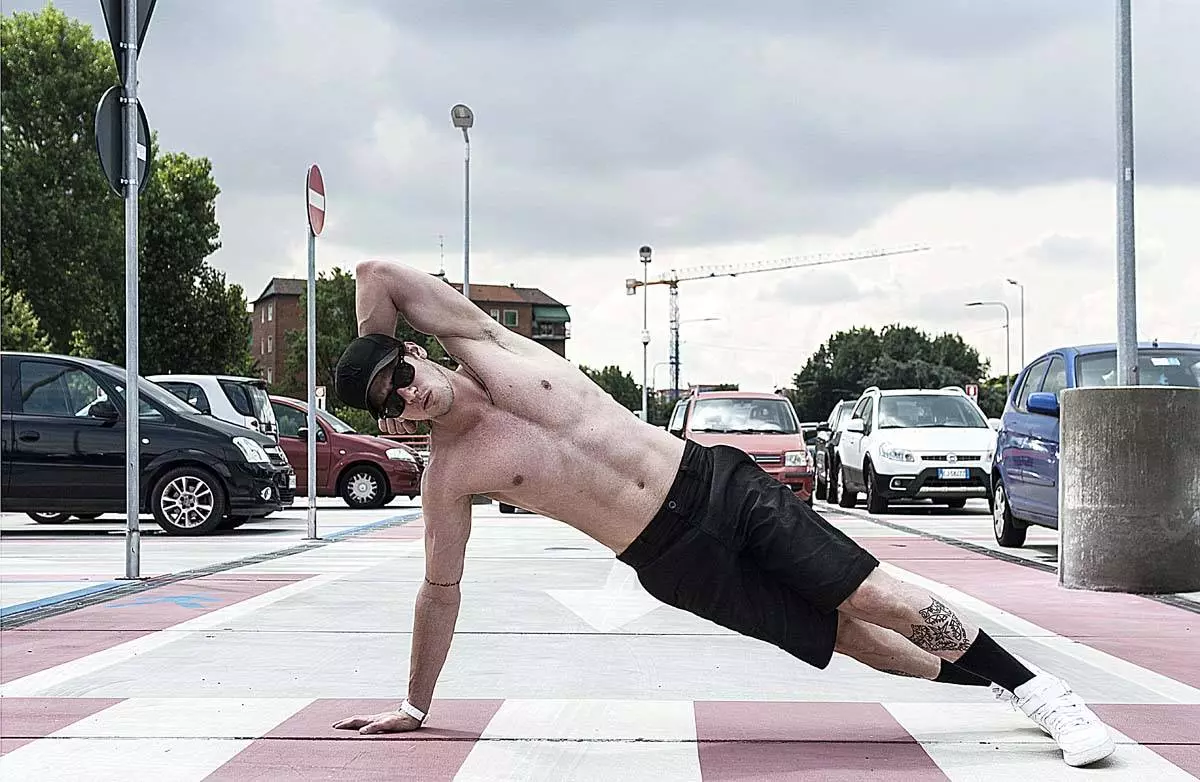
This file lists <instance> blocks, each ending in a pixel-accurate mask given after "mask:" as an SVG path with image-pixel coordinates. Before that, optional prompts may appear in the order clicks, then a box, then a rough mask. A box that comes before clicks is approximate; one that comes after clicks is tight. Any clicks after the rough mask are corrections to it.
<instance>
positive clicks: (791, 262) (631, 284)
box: [625, 244, 933, 402]
mask: <svg viewBox="0 0 1200 782" xmlns="http://www.w3.org/2000/svg"><path fill="white" fill-rule="evenodd" d="M642 249H643V251H648V250H649V248H648V247H643V248H642ZM931 249H933V248H932V247H930V246H928V245H920V244H918V245H906V246H904V247H894V248H890V249H877V250H863V251H859V252H848V253H818V254H815V255H797V256H791V257H788V258H777V259H775V260H773V261H755V262H752V263H741V264H723V265H718V266H695V267H693V268H691V269H683V270H680V271H676V270H674V269H672V270H671V271H670V272H668V273H667V274H665V275H663V276H662V277H659V278H658V279H657V280H645V281H643V280H638V279H634V278H632V277H630V278H628V279H626V280H625V293H626V294H627V295H629V296H633V295H635V294H636V293H637V289H638V288H641V287H643V286H646V285H667V286H669V287H670V291H671V356H670V362H669V363H670V365H671V388H672V391H671V401H672V402H674V401H675V400H677V399H678V398H679V283H681V282H688V281H691V280H708V279H713V278H716V277H740V276H742V275H744V274H758V273H760V272H773V271H780V270H783V269H799V268H804V267H811V266H828V265H830V264H835V263H848V262H850V261H860V260H864V259H867V258H885V257H888V256H892V255H906V254H909V253H919V252H925V251H926V250H931Z"/></svg>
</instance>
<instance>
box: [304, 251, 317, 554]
mask: <svg viewBox="0 0 1200 782" xmlns="http://www.w3.org/2000/svg"><path fill="white" fill-rule="evenodd" d="M316 294H317V237H316V236H315V235H314V234H313V232H312V228H311V227H310V228H309V230H308V296H307V297H306V298H307V299H308V301H307V307H306V309H307V310H308V453H307V454H306V456H307V461H308V539H309V540H315V539H316V537H317V295H316Z"/></svg>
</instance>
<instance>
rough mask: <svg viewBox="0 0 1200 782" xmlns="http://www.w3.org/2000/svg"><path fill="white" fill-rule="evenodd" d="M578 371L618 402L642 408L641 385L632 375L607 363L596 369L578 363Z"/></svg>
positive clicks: (631, 407) (631, 408)
mask: <svg viewBox="0 0 1200 782" xmlns="http://www.w3.org/2000/svg"><path fill="white" fill-rule="evenodd" d="M579 371H580V372H582V373H583V374H585V375H587V376H588V377H589V378H590V379H591V381H592V382H593V383H595V384H596V385H598V386H600V387H601V388H603V389H604V390H605V391H606V392H608V394H609V396H611V397H612V398H613V399H615V400H617V402H618V403H619V404H621V405H624V406H625V407H627V408H629V409H630V410H634V411H637V410H641V409H642V387H641V386H640V385H638V384H637V381H635V380H634V379H633V375H631V374H629V373H628V372H622V371H621V368H620V367H618V366H615V365H609V366H606V367H604V368H603V369H600V370H596V369H592V368H591V367H588V366H586V365H584V364H580V365H579ZM647 407H650V405H647Z"/></svg>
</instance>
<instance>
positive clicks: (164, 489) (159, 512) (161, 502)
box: [150, 466, 225, 537]
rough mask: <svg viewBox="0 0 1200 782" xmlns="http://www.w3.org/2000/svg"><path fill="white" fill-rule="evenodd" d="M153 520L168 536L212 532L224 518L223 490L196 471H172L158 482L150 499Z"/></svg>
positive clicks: (198, 470)
mask: <svg viewBox="0 0 1200 782" xmlns="http://www.w3.org/2000/svg"><path fill="white" fill-rule="evenodd" d="M151 504H152V507H151V509H150V510H151V512H152V513H153V514H154V520H155V521H156V522H157V523H158V526H160V527H162V529H163V531H164V532H166V533H167V534H169V535H183V536H188V537H194V536H197V535H208V534H210V533H212V532H215V531H216V530H217V529H218V528H219V527H220V526H221V522H222V521H223V520H224V517H225V488H224V487H223V486H222V485H221V482H220V481H219V480H217V479H216V478H215V477H214V476H213V475H212V473H210V472H208V471H207V470H204V469H201V468H199V467H190V466H189V467H176V468H175V469H173V470H171V471H170V472H168V473H167V474H166V475H164V476H162V477H161V478H159V479H158V483H157V484H155V486H154V494H153V495H152V496H151Z"/></svg>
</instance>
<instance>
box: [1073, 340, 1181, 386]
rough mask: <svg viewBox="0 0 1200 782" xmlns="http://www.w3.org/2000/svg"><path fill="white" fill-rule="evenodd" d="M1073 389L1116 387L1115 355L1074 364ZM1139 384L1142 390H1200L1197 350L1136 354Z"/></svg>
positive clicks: (1098, 355)
mask: <svg viewBox="0 0 1200 782" xmlns="http://www.w3.org/2000/svg"><path fill="white" fill-rule="evenodd" d="M1075 377H1076V385H1078V386H1080V387H1087V386H1115V385H1120V383H1118V382H1117V352H1116V351H1115V350H1112V351H1109V352H1107V353H1092V354H1089V355H1084V356H1080V357H1079V358H1077V359H1076V360H1075ZM1138 382H1139V383H1140V384H1141V385H1143V386H1185V387H1188V388H1200V348H1198V349H1195V350H1172V349H1167V348H1155V349H1142V350H1139V351H1138Z"/></svg>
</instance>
